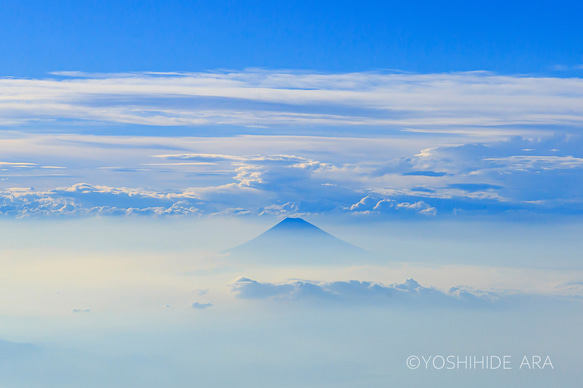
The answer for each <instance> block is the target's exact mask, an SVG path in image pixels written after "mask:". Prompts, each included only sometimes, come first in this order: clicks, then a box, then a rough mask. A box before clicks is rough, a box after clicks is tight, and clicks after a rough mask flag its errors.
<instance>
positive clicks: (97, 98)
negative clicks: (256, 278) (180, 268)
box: [0, 1, 583, 219]
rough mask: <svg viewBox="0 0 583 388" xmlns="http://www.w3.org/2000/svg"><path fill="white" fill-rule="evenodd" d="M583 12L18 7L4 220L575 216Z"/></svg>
mask: <svg viewBox="0 0 583 388" xmlns="http://www.w3.org/2000/svg"><path fill="white" fill-rule="evenodd" d="M580 8H581V5H580V4H578V3H577V2H565V3H563V4H562V6H560V7H558V6H556V5H555V4H554V3H551V2H520V1H517V2H510V3H508V2H492V1H488V2H472V3H470V4H468V3H467V2H455V1H454V2H415V1H414V2H406V3H401V2H360V3H358V4H356V3H354V2H333V3H331V2H325V1H322V2H315V3H314V2H302V1H291V2H286V3H273V2H239V1H226V2H213V3H212V4H210V3H208V2H194V1H192V2H180V1H170V2H164V3H160V2H149V1H145V2H132V1H129V2H124V1H121V2H120V1H116V2H108V1H104V2H82V3H79V2H67V1H54V2H34V1H24V2H18V3H13V2H10V3H6V4H5V10H6V11H5V12H3V13H2V16H0V18H2V20H0V26H1V27H0V34H1V35H2V36H4V37H6V39H2V40H1V41H0V53H2V54H3V55H2V57H3V58H4V60H3V61H2V63H1V64H0V76H1V78H0V90H1V92H0V93H1V99H0V125H1V131H2V139H1V141H0V148H1V149H2V155H3V157H2V160H0V167H2V168H1V171H0V173H1V177H0V179H1V181H0V189H1V190H2V192H1V193H0V196H1V197H2V201H3V203H4V206H2V207H1V208H0V212H1V213H2V214H4V215H8V216H9V217H14V216H16V217H23V216H37V215H41V216H42V215H50V216H52V215H65V216H70V215H73V216H78V215H111V214H115V215H124V214H125V215H127V214H149V215H169V214H170V215H174V214H197V215H205V216H206V215H218V214H227V215H231V214H235V213H236V214H239V215H244V214H246V215H253V216H255V215H275V216H278V215H284V214H288V215H289V214H335V215H338V214H344V215H355V216H356V217H360V216H363V215H365V216H370V218H374V217H377V218H379V217H380V218H387V217H397V218H409V217H413V218H423V217H442V218H449V217H466V216H470V218H471V217H473V216H484V215H486V216H494V217H507V218H509V219H519V218H523V217H526V218H528V219H530V218H532V217H540V216H542V217H543V218H551V217H552V216H565V215H577V214H580V212H581V210H582V206H581V205H582V204H581V197H580V195H579V192H580V189H581V187H580V184H579V182H581V179H580V177H581V168H582V165H583V162H582V161H583V155H582V154H581V151H580V150H581V147H580V142H581V140H580V134H579V128H580V126H581V120H582V118H583V117H582V114H581V112H583V109H582V107H583V95H582V92H581V90H583V88H582V87H581V86H582V85H581V82H582V81H581V75H582V74H583V73H582V72H583V52H582V51H581V47H583V45H581V42H580V40H581V39H582V38H581V37H582V36H583V34H582V33H581V32H582V31H581V27H580V23H578V20H577V18H576V15H578V10H580Z"/></svg>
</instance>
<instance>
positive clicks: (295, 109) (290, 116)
mask: <svg viewBox="0 0 583 388" xmlns="http://www.w3.org/2000/svg"><path fill="white" fill-rule="evenodd" d="M0 90H2V92H1V97H2V98H1V99H0V123H2V124H4V125H13V124H15V123H24V122H29V121H37V120H55V119H57V120H80V121H98V122H107V123H123V124H138V125H153V126H201V125H237V126H282V125H283V126H290V125H293V126H297V125H310V126H355V125H359V126H363V125H364V126H377V127H399V128H410V129H411V130H414V131H438V132H439V131H446V132H448V131H453V132H456V131H457V132H460V131H461V132H464V131H474V132H481V131H487V128H488V127H490V128H495V127H497V126H509V125H510V126H546V125H562V126H578V125H580V124H581V123H582V122H583V113H581V112H583V92H582V90H583V81H582V80H581V79H578V78H570V79H564V78H542V77H529V76H500V75H495V74H491V73H487V72H467V73H451V74H407V73H388V74H387V73H372V72H367V73H346V74H322V73H310V72H291V71H281V70H279V71H266V70H247V71H232V72H204V73H130V74H84V73H81V72H60V73H54V77H53V78H47V79H17V78H4V79H0ZM470 128H472V129H470ZM506 131H508V129H507V130H506ZM506 133H508V132H506Z"/></svg>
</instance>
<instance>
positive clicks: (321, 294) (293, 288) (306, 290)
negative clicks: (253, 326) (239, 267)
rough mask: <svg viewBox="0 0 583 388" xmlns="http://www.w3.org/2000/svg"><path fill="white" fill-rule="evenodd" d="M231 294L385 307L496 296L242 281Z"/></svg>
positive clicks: (411, 283)
mask: <svg viewBox="0 0 583 388" xmlns="http://www.w3.org/2000/svg"><path fill="white" fill-rule="evenodd" d="M231 287H232V290H233V292H235V293H236V294H237V296H238V297H239V298H242V299H271V300H278V301H316V302H318V301H320V302H321V301H326V302H333V303H343V304H346V303H347V304H375V305H386V306H398V305H405V306H407V305H426V306H436V307H443V306H451V307H455V306H458V307H461V306H487V305H490V304H492V303H494V302H495V301H496V300H497V299H498V298H499V295H496V294H492V293H486V292H480V291H475V290H470V289H467V288H463V287H454V288H452V289H450V290H449V291H448V292H443V291H439V290H437V289H435V288H430V287H423V286H421V285H420V284H419V283H417V282H416V281H415V280H413V279H408V280H407V281H405V282H403V283H401V284H391V285H382V284H377V283H371V282H363V281H356V280H350V281H337V282H330V283H318V282H309V281H292V282H288V283H269V282H267V283H261V282H257V281H255V280H252V279H249V278H245V277H241V278H239V279H237V280H235V281H234V282H233V283H231Z"/></svg>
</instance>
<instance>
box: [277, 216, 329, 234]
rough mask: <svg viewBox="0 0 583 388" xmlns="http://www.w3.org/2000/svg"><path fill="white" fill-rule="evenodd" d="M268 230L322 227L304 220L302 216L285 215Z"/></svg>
mask: <svg viewBox="0 0 583 388" xmlns="http://www.w3.org/2000/svg"><path fill="white" fill-rule="evenodd" d="M270 230H273V231H284V230H287V231H310V230H311V231H314V232H315V231H321V232H323V230H322V229H320V228H318V227H317V226H315V225H313V224H310V223H309V222H308V221H306V220H304V219H303V218H299V217H287V218H286V219H284V220H283V221H281V222H280V223H279V224H277V225H275V226H274V227H272V228H271V229H270Z"/></svg>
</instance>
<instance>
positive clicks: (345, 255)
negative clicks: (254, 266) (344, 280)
mask: <svg viewBox="0 0 583 388" xmlns="http://www.w3.org/2000/svg"><path fill="white" fill-rule="evenodd" d="M228 252H229V253H230V255H231V257H233V258H235V259H241V260H243V259H244V260H245V261H247V260H252V261H256V262H262V263H265V262H269V263H274V264H276V263H304V264H308V263H310V264H333V263H343V264H345V263H347V262H354V263H357V262H358V261H359V260H361V259H362V258H363V257H365V256H366V255H367V253H366V251H365V250H363V249H361V248H358V247H356V246H354V245H351V244H349V243H347V242H345V241H342V240H340V239H339V238H337V237H334V236H332V235H331V234H329V233H327V232H325V231H323V230H322V229H320V228H318V227H317V226H315V225H312V224H311V223H309V222H307V221H305V220H303V219H301V218H291V217H290V218H286V219H285V220H283V221H281V222H280V223H279V224H277V225H275V226H274V227H272V228H271V229H269V230H268V231H266V232H265V233H263V234H261V235H259V236H257V237H256V238H254V239H253V240H250V241H248V242H246V243H244V244H242V245H239V246H238V247H235V248H233V249H231V250H229V251H228Z"/></svg>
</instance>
